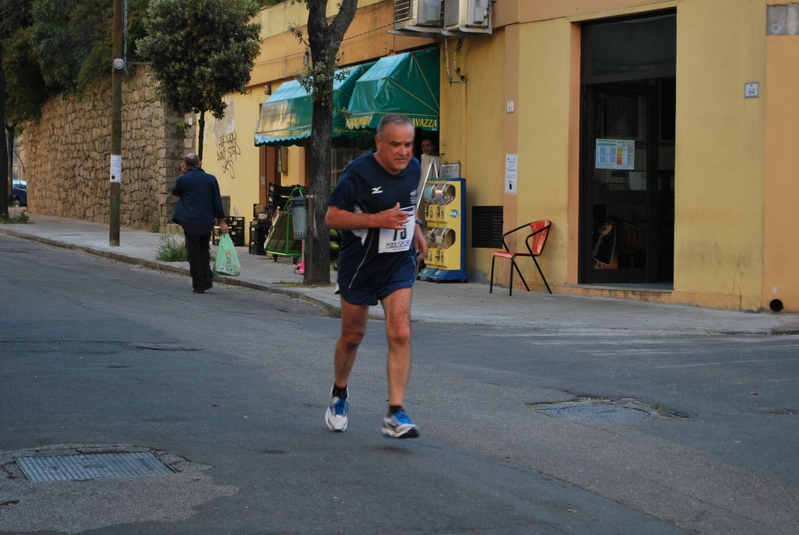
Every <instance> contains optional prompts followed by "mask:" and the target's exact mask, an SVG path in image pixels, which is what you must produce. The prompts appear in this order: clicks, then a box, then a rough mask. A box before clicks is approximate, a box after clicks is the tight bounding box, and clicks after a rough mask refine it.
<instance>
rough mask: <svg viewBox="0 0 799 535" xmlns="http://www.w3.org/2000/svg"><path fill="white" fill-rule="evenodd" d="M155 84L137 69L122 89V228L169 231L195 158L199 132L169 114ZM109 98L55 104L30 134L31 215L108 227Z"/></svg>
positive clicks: (25, 136)
mask: <svg viewBox="0 0 799 535" xmlns="http://www.w3.org/2000/svg"><path fill="white" fill-rule="evenodd" d="M153 83H154V81H153V79H152V77H151V76H150V74H149V73H148V71H147V69H143V68H140V69H138V70H137V72H136V73H135V74H133V73H132V74H131V75H130V76H126V77H125V79H124V80H123V85H122V186H121V198H120V225H121V226H124V227H131V228H138V229H146V230H155V229H156V228H158V229H160V230H164V229H165V228H166V225H167V223H168V222H169V219H170V218H171V214H172V210H173V209H174V206H175V203H176V202H177V198H176V197H174V196H172V195H170V189H171V188H172V185H173V184H174V183H175V178H176V177H177V175H178V174H180V163H181V162H182V161H183V156H184V155H185V154H186V153H187V152H191V151H193V150H194V139H195V128H194V127H186V125H185V121H184V119H183V118H182V117H180V116H178V115H176V114H174V113H172V112H169V111H167V110H165V108H164V106H163V105H162V104H161V103H160V102H159V101H158V100H157V99H156V98H155V91H154V89H153ZM111 99H112V94H111V90H110V88H109V89H108V90H104V91H99V92H97V93H95V94H92V95H86V96H84V97H83V98H80V99H79V98H77V97H69V98H61V97H56V98H53V99H51V100H50V101H49V102H48V103H47V104H46V105H45V106H44V109H43V112H42V117H41V119H40V120H38V121H36V122H32V123H30V124H27V125H26V126H25V129H24V131H23V133H22V141H23V143H24V145H25V149H26V154H27V157H26V161H25V167H26V171H27V179H28V210H29V211H30V212H31V213H33V214H42V215H51V216H57V217H66V218H71V219H81V220H85V221H93V222H97V223H109V212H110V204H111V203H110V191H111V186H110V184H111V182H110V178H109V174H110V155H111V121H112V109H111Z"/></svg>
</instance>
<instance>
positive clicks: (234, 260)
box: [214, 234, 241, 276]
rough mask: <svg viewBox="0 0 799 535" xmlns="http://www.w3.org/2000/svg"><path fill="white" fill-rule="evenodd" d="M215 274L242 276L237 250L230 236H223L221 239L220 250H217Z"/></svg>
mask: <svg viewBox="0 0 799 535" xmlns="http://www.w3.org/2000/svg"><path fill="white" fill-rule="evenodd" d="M214 273H216V274H217V275H233V276H236V275H239V274H241V264H240V263H239V255H238V254H236V248H235V247H233V240H231V239H230V235H228V234H222V237H221V238H219V248H218V249H217V250H216V263H215V264H214Z"/></svg>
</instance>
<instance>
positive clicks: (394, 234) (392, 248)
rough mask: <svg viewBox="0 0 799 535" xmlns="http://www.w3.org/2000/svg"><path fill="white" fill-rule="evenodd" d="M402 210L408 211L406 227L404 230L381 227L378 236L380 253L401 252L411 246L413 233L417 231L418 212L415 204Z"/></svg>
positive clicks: (378, 250)
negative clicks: (415, 209) (416, 212)
mask: <svg viewBox="0 0 799 535" xmlns="http://www.w3.org/2000/svg"><path fill="white" fill-rule="evenodd" d="M400 210H402V211H403V212H408V221H407V222H406V223H405V228H404V229H402V230H391V229H387V228H381V229H380V234H379V236H378V246H377V252H378V253H399V252H402V251H407V250H408V249H410V248H411V244H412V243H413V233H414V232H415V231H416V214H415V212H414V209H413V206H409V207H407V208H400Z"/></svg>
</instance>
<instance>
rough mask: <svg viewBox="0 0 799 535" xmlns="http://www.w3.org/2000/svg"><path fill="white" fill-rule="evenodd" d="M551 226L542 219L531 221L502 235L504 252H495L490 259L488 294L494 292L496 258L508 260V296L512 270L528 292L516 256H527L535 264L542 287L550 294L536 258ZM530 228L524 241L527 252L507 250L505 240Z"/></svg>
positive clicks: (511, 293)
mask: <svg viewBox="0 0 799 535" xmlns="http://www.w3.org/2000/svg"><path fill="white" fill-rule="evenodd" d="M551 226H552V222H551V221H548V220H546V219H542V220H540V221H533V222H532V223H527V224H525V225H522V226H521V227H516V228H515V229H513V230H509V231H508V232H506V233H505V234H503V235H502V246H503V247H504V248H505V250H504V251H495V252H494V256H493V257H491V282H490V284H489V286H488V293H493V292H494V261H495V260H496V259H497V258H508V259H510V264H511V270H510V284H509V285H508V287H509V288H510V291H509V292H508V295H513V270H514V269H515V270H516V273H518V274H519V277H521V279H522V282H523V283H524V287H525V288H527V291H528V292H529V291H530V287H529V286H527V281H526V280H524V276H523V275H522V272H521V271H519V266H518V265H516V257H518V256H529V257H530V258H532V259H533V262H535V267H536V268H538V273H539V274H540V275H541V280H543V281H544V286H546V287H547V291H548V292H549V293H552V290H550V289H549V284H547V279H546V277H544V272H543V271H541V266H539V265H538V260H536V257H538V256H541V253H543V252H544V245H546V243H547V237H548V236H549V228H550V227H551ZM528 227H529V228H530V231H531V232H530V234H529V235H528V236H527V238H526V239H525V240H524V244H525V245H526V246H527V251H511V250H510V249H509V248H508V244H507V242H506V241H505V238H506V237H507V236H509V235H511V234H513V233H514V232H518V231H520V230H522V229H525V228H528Z"/></svg>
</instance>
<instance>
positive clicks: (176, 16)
mask: <svg viewBox="0 0 799 535" xmlns="http://www.w3.org/2000/svg"><path fill="white" fill-rule="evenodd" d="M258 9H259V5H258V3H257V2H255V1H254V0H152V1H151V2H150V7H149V8H148V10H147V17H146V19H145V21H144V26H145V28H146V31H147V35H146V37H144V38H142V39H139V40H138V41H137V47H138V50H139V52H140V53H141V54H142V56H144V57H145V58H147V59H148V60H149V61H150V64H151V68H152V71H153V74H154V76H155V78H156V80H157V81H158V87H157V88H156V94H157V96H158V98H159V99H160V100H161V101H162V102H163V103H164V104H165V105H166V106H167V107H168V108H170V109H171V110H173V111H175V112H177V113H179V114H186V113H202V112H205V111H210V112H211V113H213V115H214V117H216V118H217V119H221V118H222V117H223V116H224V112H225V106H226V105H225V102H224V101H223V97H224V96H225V95H226V94H228V93H230V92H232V91H243V90H244V87H245V85H246V84H247V82H248V81H249V80H250V70H251V69H252V67H253V64H254V62H255V58H256V57H257V56H258V53H259V51H260V29H261V28H260V24H258V23H253V22H250V20H251V19H252V18H253V17H254V16H255V15H256V14H257V13H258Z"/></svg>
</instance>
